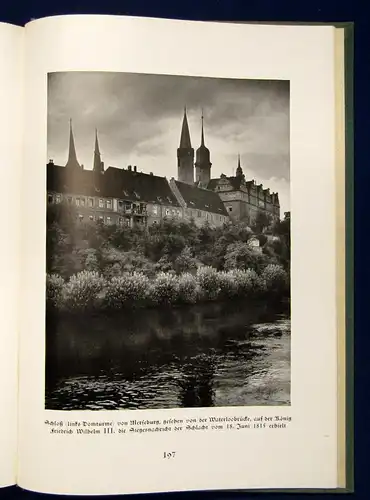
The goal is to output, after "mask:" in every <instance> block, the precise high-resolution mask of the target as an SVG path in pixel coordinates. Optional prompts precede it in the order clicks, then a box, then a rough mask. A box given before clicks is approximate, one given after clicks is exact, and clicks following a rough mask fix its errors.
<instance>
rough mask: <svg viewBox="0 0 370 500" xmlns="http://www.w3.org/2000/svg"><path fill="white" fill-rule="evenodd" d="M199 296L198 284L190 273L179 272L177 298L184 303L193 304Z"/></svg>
mask: <svg viewBox="0 0 370 500" xmlns="http://www.w3.org/2000/svg"><path fill="white" fill-rule="evenodd" d="M198 296H199V285H198V283H197V280H196V278H195V277H194V276H193V275H192V274H190V273H184V274H181V275H180V276H179V278H178V298H179V301H180V302H183V303H185V304H195V302H196V301H197V299H198Z"/></svg>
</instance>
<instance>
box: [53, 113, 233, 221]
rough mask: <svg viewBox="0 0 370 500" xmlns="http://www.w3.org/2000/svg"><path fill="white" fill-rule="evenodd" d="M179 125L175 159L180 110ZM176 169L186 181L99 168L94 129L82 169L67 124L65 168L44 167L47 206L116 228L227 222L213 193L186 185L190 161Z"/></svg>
mask: <svg viewBox="0 0 370 500" xmlns="http://www.w3.org/2000/svg"><path fill="white" fill-rule="evenodd" d="M184 123H185V125H184V124H183V132H182V134H181V141H180V148H179V150H178V151H180V153H181V154H180V157H181V158H184V157H185V156H184V155H183V153H184V152H185V151H186V150H187V149H188V150H189V147H188V146H189V145H190V134H189V129H188V126H187V119H186V111H185V113H184ZM181 145H182V146H181ZM190 146H191V145H190ZM190 150H191V147H190ZM193 157H194V154H193ZM192 162H193V159H192ZM182 166H183V167H185V168H183V169H181V172H182V173H184V175H185V178H186V179H187V181H188V182H181V181H175V180H172V179H171V181H170V182H169V181H168V180H167V179H166V178H165V177H160V176H157V175H153V174H152V173H150V174H146V173H143V172H138V170H137V167H136V166H134V167H132V166H128V167H127V169H125V168H116V167H111V166H110V167H108V168H107V169H105V167H104V162H102V161H101V154H100V148H99V141H98V133H97V131H95V148H94V156H93V168H92V170H87V169H85V168H84V167H83V165H80V164H79V162H78V160H77V154H76V148H75V142H74V135H73V130H72V123H71V122H70V131H69V151H68V160H67V163H66V165H65V166H59V165H55V164H54V162H53V161H52V160H50V161H49V163H48V164H47V202H48V204H53V203H61V202H65V203H68V204H70V205H71V206H74V207H75V208H76V211H77V214H78V217H79V219H80V220H81V221H101V222H103V223H105V224H117V225H121V226H122V225H126V226H131V227H132V226H137V225H138V226H143V227H145V226H150V225H152V224H159V223H160V222H161V221H162V220H164V219H177V220H188V221H190V220H194V222H195V223H196V225H197V226H201V225H203V224H204V222H205V221H208V223H209V224H210V225H211V226H220V225H222V224H224V223H225V222H227V221H228V220H229V216H228V213H227V211H226V209H225V207H224V205H223V203H222V202H221V199H220V197H219V196H218V194H217V193H215V192H213V191H209V190H205V189H200V188H198V187H196V186H195V185H194V179H193V180H192V182H190V174H191V175H193V170H194V165H193V163H190V162H186V161H185V163H184V165H182ZM189 166H191V169H190V168H189ZM179 171H180V170H179Z"/></svg>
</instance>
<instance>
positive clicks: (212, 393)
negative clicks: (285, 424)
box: [46, 303, 290, 410]
mask: <svg viewBox="0 0 370 500" xmlns="http://www.w3.org/2000/svg"><path fill="white" fill-rule="evenodd" d="M268 309H269V312H267V307H266V306H263V307H257V306H252V305H248V304H245V303H231V304H230V303H228V304H203V305H195V306H188V307H184V308H178V309H175V308H172V309H153V310H140V311H132V312H125V313H119V314H116V315H113V316H109V317H108V316H104V315H96V316H94V317H88V318H86V317H85V318H82V317H74V318H72V317H70V316H69V317H66V316H63V317H59V318H58V319H56V318H51V317H50V316H48V318H47V339H46V360H47V361H46V408H47V409H54V410H108V409H112V410H116V409H148V408H151V409H153V408H178V407H210V406H240V405H255V406H256V405H289V404H290V313H289V311H288V310H287V308H286V307H285V310H284V308H283V307H282V306H280V307H279V308H275V310H274V311H273V312H272V311H271V307H269V308H268Z"/></svg>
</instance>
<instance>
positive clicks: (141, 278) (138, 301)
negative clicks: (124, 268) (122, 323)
mask: <svg viewBox="0 0 370 500" xmlns="http://www.w3.org/2000/svg"><path fill="white" fill-rule="evenodd" d="M149 285H150V280H149V278H148V277H147V276H145V275H144V274H142V273H136V272H134V273H130V274H129V273H127V274H124V275H123V276H115V277H113V278H111V280H110V281H109V282H108V284H107V290H106V293H105V297H104V304H105V305H106V306H107V307H108V308H110V309H120V308H122V307H125V306H129V307H138V306H141V305H143V303H144V302H145V301H146V299H147V296H148V290H149Z"/></svg>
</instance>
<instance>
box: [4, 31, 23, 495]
mask: <svg viewBox="0 0 370 500" xmlns="http://www.w3.org/2000/svg"><path fill="white" fill-rule="evenodd" d="M23 35H24V29H23V28H19V27H17V26H11V25H9V24H5V23H0V59H1V81H0V109H1V113H2V120H1V125H0V148H1V164H0V183H1V185H2V186H3V188H4V189H3V195H2V197H3V203H4V207H8V209H9V210H10V213H11V216H9V215H5V216H4V218H3V221H2V245H1V250H0V254H1V259H0V262H1V277H2V278H1V285H0V303H1V305H2V309H1V328H0V342H1V350H0V393H1V397H2V401H1V409H0V443H1V446H0V487H2V486H9V485H12V484H15V481H16V453H17V397H18V379H17V378H18V359H17V349H18V320H19V308H18V305H19V279H20V224H21V218H20V189H21V167H22V139H23V137H22V128H23V121H22V112H23V108H22V104H23V101H22V97H23V96H22V93H23V72H22V71H23Z"/></svg>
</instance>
